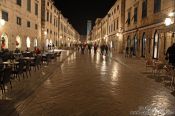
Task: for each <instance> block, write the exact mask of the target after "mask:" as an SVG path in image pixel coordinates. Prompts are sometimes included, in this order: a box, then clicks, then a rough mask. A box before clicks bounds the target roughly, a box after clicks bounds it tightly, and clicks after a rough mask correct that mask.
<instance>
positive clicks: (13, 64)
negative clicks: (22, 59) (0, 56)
mask: <svg viewBox="0 0 175 116" xmlns="http://www.w3.org/2000/svg"><path fill="white" fill-rule="evenodd" d="M2 64H3V65H4V66H5V67H7V66H12V67H15V66H16V65H18V64H19V62H16V61H15V62H10V61H7V62H2Z"/></svg>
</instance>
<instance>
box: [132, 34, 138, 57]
mask: <svg viewBox="0 0 175 116" xmlns="http://www.w3.org/2000/svg"><path fill="white" fill-rule="evenodd" d="M137 47H138V39H137V35H135V36H134V53H133V54H134V56H136V52H137Z"/></svg>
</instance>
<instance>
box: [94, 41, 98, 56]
mask: <svg viewBox="0 0 175 116" xmlns="http://www.w3.org/2000/svg"><path fill="white" fill-rule="evenodd" d="M97 49H98V45H97V44H96V43H95V44H94V54H97Z"/></svg>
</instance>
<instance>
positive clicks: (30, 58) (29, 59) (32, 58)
mask: <svg viewBox="0 0 175 116" xmlns="http://www.w3.org/2000/svg"><path fill="white" fill-rule="evenodd" d="M22 59H23V60H28V61H31V60H34V59H35V57H23V58H22Z"/></svg>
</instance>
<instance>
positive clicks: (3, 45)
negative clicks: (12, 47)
mask: <svg viewBox="0 0 175 116" xmlns="http://www.w3.org/2000/svg"><path fill="white" fill-rule="evenodd" d="M1 48H3V49H8V36H7V34H6V33H3V34H2V36H1Z"/></svg>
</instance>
